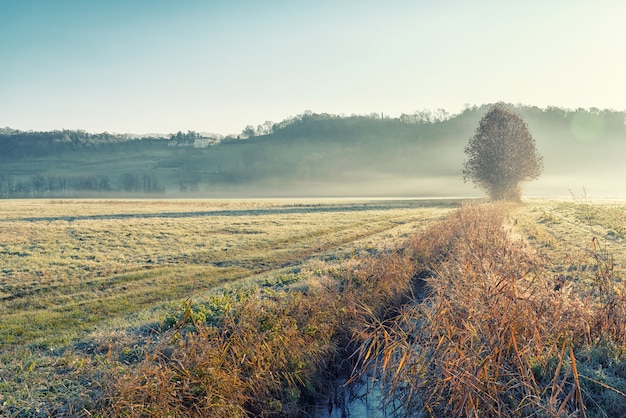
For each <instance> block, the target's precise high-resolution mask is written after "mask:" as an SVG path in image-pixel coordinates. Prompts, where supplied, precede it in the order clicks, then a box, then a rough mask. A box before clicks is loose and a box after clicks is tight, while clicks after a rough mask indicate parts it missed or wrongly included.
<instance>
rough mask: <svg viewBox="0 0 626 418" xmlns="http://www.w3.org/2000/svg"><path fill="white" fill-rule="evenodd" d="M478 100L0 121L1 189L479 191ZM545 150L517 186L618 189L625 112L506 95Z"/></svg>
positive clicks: (39, 192)
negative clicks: (214, 133) (468, 178)
mask: <svg viewBox="0 0 626 418" xmlns="http://www.w3.org/2000/svg"><path fill="white" fill-rule="evenodd" d="M487 108H488V106H487V105H485V106H481V107H471V108H467V109H466V110H465V111H463V112H462V113H461V114H459V115H452V116H451V115H445V114H444V115H438V116H433V114H431V113H429V112H416V113H415V114H411V115H402V116H401V117H399V118H388V117H384V116H383V115H379V114H372V115H367V116H350V117H343V116H337V115H329V114H312V113H310V112H307V113H304V114H301V115H298V116H296V117H293V118H290V119H288V120H285V121H282V122H279V123H271V122H265V123H264V124H262V125H259V126H258V128H255V127H254V126H248V127H246V128H245V129H244V130H243V132H242V134H241V135H238V136H230V137H225V138H221V137H220V138H206V137H203V136H202V135H200V134H197V133H195V132H191V131H188V132H187V133H185V134H183V133H181V132H179V133H178V134H176V135H174V134H172V135H163V136H151V137H149V138H147V137H137V136H132V135H115V134H108V133H103V134H90V133H86V132H83V131H53V132H22V131H15V130H11V129H3V130H1V131H0V136H1V138H0V139H2V141H0V151H1V152H0V160H1V161H2V168H1V169H0V197H3V198H7V197H9V198H21V197H55V196H59V197H74V196H105V195H106V196H121V197H127V196H159V197H175V198H178V197H197V198H202V197H205V198H213V197H342V196H345V197H478V196H483V195H484V194H483V192H482V191H481V190H478V189H475V188H474V187H473V186H472V185H471V184H466V183H464V182H463V178H462V174H461V171H462V165H463V161H464V160H465V154H464V149H465V146H466V145H467V142H468V140H469V138H470V137H472V136H473V134H474V132H475V130H476V128H477V127H478V121H479V120H480V118H481V117H482V116H483V115H484V113H485V112H486V110H487ZM515 110H516V111H517V113H519V114H520V116H521V117H522V118H523V119H524V120H525V121H526V123H527V124H528V127H529V130H530V132H531V134H532V136H533V138H534V139H535V142H536V146H537V149H538V151H539V153H540V154H541V155H542V156H543V159H544V172H543V174H542V175H541V177H540V178H539V180H536V181H533V182H529V183H526V184H522V189H523V195H525V196H531V197H532V196H570V195H572V194H574V195H587V196H590V197H591V196H599V197H610V196H626V184H625V183H624V182H623V181H622V179H623V178H625V174H626V165H624V164H623V162H622V158H623V155H626V128H625V125H624V120H625V118H626V114H625V113H624V112H615V111H609V110H598V109H587V110H584V109H577V110H575V111H573V110H568V109H560V108H547V109H540V108H537V107H529V106H517V107H516V109H515Z"/></svg>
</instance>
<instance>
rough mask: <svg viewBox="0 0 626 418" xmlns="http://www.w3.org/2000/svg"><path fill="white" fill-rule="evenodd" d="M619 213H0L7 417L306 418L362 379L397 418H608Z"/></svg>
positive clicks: (406, 206)
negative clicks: (374, 384)
mask: <svg viewBox="0 0 626 418" xmlns="http://www.w3.org/2000/svg"><path fill="white" fill-rule="evenodd" d="M623 210H624V208H623V207H618V206H605V205H592V204H590V203H589V202H577V203H567V202H548V201H538V202H532V203H531V204H527V205H522V206H502V205H497V206H493V205H483V206H470V207H464V208H461V209H459V210H456V211H454V212H451V214H450V215H449V216H448V217H447V218H446V219H444V220H442V221H440V222H435V221H438V220H440V219H441V216H442V214H443V213H445V212H450V211H449V207H448V206H447V207H441V206H434V207H431V206H429V204H427V203H426V202H412V203H407V202H393V201H392V202H375V201H369V202H346V201H343V202H331V201H326V202H286V201H263V202H259V201H254V202H253V201H246V202H232V201H224V202H205V201H190V202H151V201H146V202H115V201H112V202H91V201H84V202H78V201H77V202H65V201H63V202H60V201H59V202H57V201H54V202H19V203H17V202H16V203H13V204H11V205H5V206H4V207H2V208H0V212H2V215H3V218H2V219H4V221H2V222H0V227H2V228H3V233H6V237H7V239H6V240H5V241H3V243H2V244H1V246H0V257H2V258H1V260H2V262H3V263H4V264H3V268H5V269H6V270H7V271H8V272H7V275H5V276H4V277H3V279H2V280H3V282H2V283H0V285H1V286H2V291H4V292H5V293H4V299H3V300H2V304H0V309H2V310H3V311H2V313H3V316H2V327H1V329H0V332H1V333H4V334H3V335H2V338H3V340H2V341H4V343H3V345H2V347H0V349H1V350H2V351H1V352H0V360H1V361H2V368H1V369H0V396H1V397H2V406H0V411H2V413H4V414H5V415H9V416H50V415H71V416H80V415H84V416H93V415H96V416H105V417H108V416H111V417H113V416H131V417H140V416H141V417H143V416H181V417H182V416H198V417H200V416H303V415H306V414H312V413H313V412H311V411H312V410H311V409H309V408H310V406H311V404H315V403H316V402H320V399H322V400H324V402H327V401H328V398H324V396H326V395H327V394H328V392H329V390H331V388H332V383H333V382H336V379H337V377H338V376H341V375H342V374H343V373H347V372H349V371H351V370H354V371H355V373H354V375H353V378H352V379H351V380H352V381H358V380H359V376H362V375H367V374H369V375H372V374H373V375H374V376H377V377H379V378H380V380H381V382H382V383H383V396H384V401H385V403H386V406H385V408H386V411H392V412H391V413H393V412H395V414H396V415H414V416H420V415H424V416H494V417H495V416H520V417H521V416H552V417H561V416H563V417H565V416H587V417H604V416H609V417H613V416H616V417H621V416H622V415H621V414H622V413H623V411H625V410H626V291H625V286H626V284H625V283H626V282H625V281H624V280H623V276H624V265H623V264H622V263H623V261H624V260H626V252H625V250H624V248H626V246H624V243H625V242H624V237H622V236H621V235H620V233H619V231H620V230H621V229H620V228H624V227H625V226H626V225H625V219H624V217H623V216H622V215H620V213H623ZM72 211H75V212H73V213H69V212H72ZM427 227H428V228H427ZM127 234H130V236H128V235H127ZM81 237H82V238H83V241H80V238H81ZM82 243H84V246H83V247H81V245H83V244H82ZM80 248H84V249H85V251H80ZM62 249H64V250H62ZM146 254H147V255H146ZM146 257H149V259H150V260H152V263H148V259H146ZM45 260H51V262H50V263H48V264H46V261H45ZM5 266H6V267H5ZM42 271H50V272H52V273H51V274H50V275H49V276H47V275H41V274H40V273H41V272H42ZM181 300H185V302H183V303H181V302H180V301H181ZM95 327H98V329H97V330H96V329H95ZM11 338H12V339H11Z"/></svg>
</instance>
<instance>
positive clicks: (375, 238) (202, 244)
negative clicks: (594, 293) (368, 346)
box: [0, 200, 450, 416]
mask: <svg viewBox="0 0 626 418" xmlns="http://www.w3.org/2000/svg"><path fill="white" fill-rule="evenodd" d="M449 208H450V202H435V203H433V202H425V201H417V200H415V201H398V200H395V201H371V200H360V201H359V200H301V201H296V200H254V201H253V200H223V201H219V200H218V201H204V200H188V201H151V200H137V201H122V200H119V201H118V200H109V201H103V200H49V201H46V200H23V201H22V200H17V201H7V200H4V201H0V232H1V234H2V240H1V242H0V269H1V273H2V275H1V276H0V361H1V367H0V369H1V370H0V405H1V406H0V408H2V409H1V410H2V411H4V412H6V413H8V412H7V411H13V412H11V413H15V414H16V415H19V414H26V415H28V414H29V413H31V412H32V411H36V410H39V411H42V412H40V413H41V414H42V415H43V416H45V415H46V413H45V412H43V411H48V412H50V411H55V413H61V412H62V411H66V412H67V411H68V410H70V408H74V411H75V410H76V408H79V409H80V408H81V406H80V405H83V404H85V403H88V402H89V399H90V397H93V396H94V393H96V392H97V390H96V389H94V388H93V386H89V381H90V380H91V378H90V377H89V376H88V375H89V373H91V372H92V370H91V369H92V368H93V367H95V366H94V364H99V362H100V360H101V359H102V358H105V359H106V357H107V354H108V353H112V356H113V357H115V358H119V359H121V360H122V361H123V362H125V363H132V362H134V361H136V360H137V359H138V358H141V356H142V355H143V354H142V353H143V351H144V348H145V347H144V346H145V343H144V342H143V341H144V340H145V339H146V338H151V337H149V335H150V331H149V329H150V328H158V327H159V326H160V325H159V323H160V321H162V320H163V319H165V318H166V316H167V315H168V313H170V312H172V311H174V310H175V309H176V307H177V306H178V305H179V304H180V301H181V300H185V299H187V298H193V299H194V300H197V301H201V300H205V299H207V298H209V297H210V296H211V295H212V294H213V293H214V291H217V292H218V293H219V288H221V287H223V286H227V287H228V286H234V285H237V286H242V285H244V284H245V285H249V286H252V287H254V286H256V285H255V283H266V282H275V281H276V280H279V281H280V280H284V279H283V278H284V277H289V276H290V275H292V276H294V275H295V276H297V279H298V280H300V279H301V278H304V279H303V281H306V279H307V277H308V278H309V279H310V278H311V277H316V276H315V275H316V274H317V273H315V274H314V272H318V271H322V270H324V269H328V268H330V266H332V265H334V264H336V263H340V262H342V260H344V259H346V258H350V257H354V256H357V255H358V254H372V253H376V252H384V251H386V249H389V248H392V247H393V246H394V245H395V244H396V242H397V240H398V238H399V237H402V236H407V235H409V234H411V233H413V232H414V231H416V230H420V229H422V228H423V227H425V226H426V225H427V224H429V223H430V222H433V221H435V220H437V219H438V218H439V217H440V216H441V215H442V214H443V213H445V211H447V210H449ZM300 272H301V273H300ZM312 280H314V279H312ZM146 333H147V334H146ZM20 411H21V412H20Z"/></svg>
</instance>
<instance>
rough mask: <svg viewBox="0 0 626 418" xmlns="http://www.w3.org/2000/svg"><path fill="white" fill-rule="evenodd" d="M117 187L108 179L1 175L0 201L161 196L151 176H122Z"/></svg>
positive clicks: (128, 174) (99, 177)
mask: <svg viewBox="0 0 626 418" xmlns="http://www.w3.org/2000/svg"><path fill="white" fill-rule="evenodd" d="M117 183H118V185H117V187H115V186H114V185H113V184H111V181H110V180H109V177H107V176H89V175H73V176H58V175H52V174H49V175H47V176H44V175H42V174H34V175H32V176H30V177H29V178H22V179H19V180H16V179H15V178H14V177H13V176H12V175H10V174H8V173H0V198H25V197H45V196H72V195H74V194H76V193H83V192H90V193H91V192H95V193H118V192H124V193H151V194H154V193H163V192H165V187H164V186H162V185H161V184H160V183H159V181H158V179H157V178H156V176H154V175H153V174H150V173H141V174H137V173H124V174H122V175H121V176H120V177H119V179H118V182H117Z"/></svg>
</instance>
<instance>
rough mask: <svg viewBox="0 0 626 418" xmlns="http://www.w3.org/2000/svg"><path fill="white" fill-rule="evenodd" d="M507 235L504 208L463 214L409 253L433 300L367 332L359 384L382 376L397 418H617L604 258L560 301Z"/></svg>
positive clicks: (616, 361) (615, 349) (613, 330)
mask: <svg viewBox="0 0 626 418" xmlns="http://www.w3.org/2000/svg"><path fill="white" fill-rule="evenodd" d="M507 223H510V219H509V218H508V216H507V212H506V210H505V208H504V207H502V206H482V207H468V208H464V209H461V210H459V211H457V212H455V213H454V214H452V215H450V216H449V218H448V219H447V220H446V221H445V222H443V223H441V224H439V225H436V226H434V227H433V228H432V229H431V230H430V231H428V232H427V233H426V234H425V235H424V236H421V237H417V238H416V239H415V240H414V241H413V242H412V243H411V246H410V247H411V249H412V251H413V252H414V254H415V257H416V258H418V259H420V260H422V263H425V265H427V266H428V270H429V271H430V272H431V274H430V275H429V277H427V278H426V279H425V280H426V283H427V289H428V297H427V298H426V299H425V300H424V301H423V302H422V303H419V304H418V303H413V304H409V305H407V306H406V307H405V308H404V310H402V311H401V312H400V313H399V315H398V316H397V317H395V318H393V321H387V322H383V323H380V322H377V321H370V323H371V325H370V327H369V328H367V329H365V330H364V331H363V332H362V333H361V334H360V335H359V341H361V342H362V343H363V345H362V347H361V350H360V360H361V364H362V367H363V369H362V370H361V373H364V372H365V370H367V369H370V370H371V369H375V370H376V373H380V374H381V375H382V378H383V379H384V382H385V386H384V387H385V392H384V394H385V400H386V402H387V404H388V405H390V406H391V407H393V408H395V410H396V412H397V413H398V414H400V415H412V414H418V413H426V414H428V415H430V416H481V417H485V416H493V417H496V416H498V417H499V416H520V417H521V416H553V417H561V416H572V415H571V414H573V416H619V415H616V414H617V413H618V412H619V411H621V412H623V411H625V410H626V397H625V396H624V386H625V385H626V380H625V379H624V377H623V374H622V375H620V373H621V371H620V370H621V368H623V364H624V348H625V347H626V346H625V344H626V339H625V338H624V337H625V336H624V329H625V328H624V325H625V323H624V320H625V319H626V312H625V311H624V306H625V303H626V299H625V298H624V285H623V282H622V283H620V282H619V280H615V278H614V277H613V275H612V269H613V262H612V259H611V257H610V256H609V255H608V254H606V253H603V252H602V251H598V248H597V247H596V248H595V251H592V252H591V253H590V254H589V256H590V257H592V258H593V259H594V260H595V262H596V265H597V268H596V269H595V272H596V275H595V279H596V280H595V283H594V285H593V286H592V287H591V288H589V287H586V288H585V290H586V291H583V288H581V289H579V290H578V291H574V290H572V289H567V290H565V291H563V290H562V289H561V288H560V287H559V286H557V284H558V283H557V281H556V280H553V279H552V278H551V277H550V276H549V275H547V274H546V267H548V266H549V263H546V262H545V260H544V259H542V258H541V257H540V254H538V253H537V252H536V251H535V250H534V249H532V248H530V247H529V246H528V245H527V244H526V243H525V241H524V240H522V239H520V237H519V236H517V234H515V233H514V232H513V230H512V229H511V228H510V227H508V228H507V227H503V225H506V224H507ZM598 350H600V351H601V352H602V353H603V356H604V357H603V359H602V360H599V358H598V357H599V354H598V353H597V351H598ZM598 361H602V362H604V369H602V366H600V367H599V368H598V367H597V366H598V363H597V362H598ZM598 377H599V378H598ZM594 380H595V382H594Z"/></svg>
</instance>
